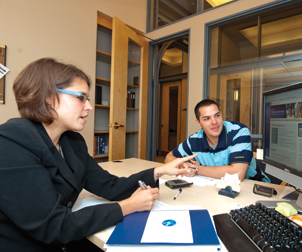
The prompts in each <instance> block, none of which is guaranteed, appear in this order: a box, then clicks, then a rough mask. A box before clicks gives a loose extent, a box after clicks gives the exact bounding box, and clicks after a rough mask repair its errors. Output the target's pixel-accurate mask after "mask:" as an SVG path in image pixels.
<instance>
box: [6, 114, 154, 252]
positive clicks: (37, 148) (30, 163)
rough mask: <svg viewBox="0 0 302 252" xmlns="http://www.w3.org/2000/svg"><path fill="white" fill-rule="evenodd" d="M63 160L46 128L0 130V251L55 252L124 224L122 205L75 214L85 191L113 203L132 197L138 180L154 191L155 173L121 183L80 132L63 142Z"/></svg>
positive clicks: (20, 122) (15, 122) (26, 125)
mask: <svg viewBox="0 0 302 252" xmlns="http://www.w3.org/2000/svg"><path fill="white" fill-rule="evenodd" d="M60 143H61V146H62V149H63V153H64V158H63V157H62V156H61V155H60V153H59V152H58V150H57V149H56V147H55V146H54V145H53V143H52V141H51V139H50V138H49V136H48V134H47V132H46V131H45V128H44V127H43V125H42V124H41V123H37V122H32V121H30V120H27V119H24V118H15V119H10V120H9V121H7V122H6V123H4V124H2V125H0V251H1V252H5V251H12V252H17V251H18V252H20V251H55V248H57V247H60V246H62V244H66V243H69V242H70V241H73V240H79V239H82V238H84V237H86V236H89V235H91V234H93V233H95V232H98V231H100V230H103V229H105V228H107V227H110V226H112V225H115V224H117V223H118V222H120V221H122V220H123V215H122V211H121V208H120V206H119V204H118V203H109V204H102V205H97V206H91V207H86V208H83V209H81V210H79V211H76V212H72V211H71V208H72V206H73V205H74V202H75V201H76V199H77V197H78V195H79V193H80V192H81V190H82V189H83V188H85V189H86V190H88V191H90V192H92V193H94V194H96V195H98V196H101V197H104V198H106V199H109V200H113V201H118V200H122V199H125V198H128V197H129V196H130V195H131V194H132V193H133V192H134V191H135V190H136V189H137V188H138V183H137V181H138V180H139V179H141V180H144V181H145V182H146V184H149V185H150V186H152V187H155V186H158V184H157V183H156V182H154V175H153V174H154V169H148V170H145V171H142V172H140V173H137V174H134V175H132V176H130V177H129V178H118V177H116V176H114V175H111V174H109V173H108V172H107V171H105V170H103V169H102V168H101V167H100V166H99V165H98V164H97V163H96V161H95V160H94V159H93V158H92V157H91V156H90V155H89V154H88V152H87V146H86V144H85V141H84V139H83V137H82V136H81V135H80V134H79V133H75V132H72V131H68V132H65V133H64V134H63V135H62V136H61V139H60Z"/></svg>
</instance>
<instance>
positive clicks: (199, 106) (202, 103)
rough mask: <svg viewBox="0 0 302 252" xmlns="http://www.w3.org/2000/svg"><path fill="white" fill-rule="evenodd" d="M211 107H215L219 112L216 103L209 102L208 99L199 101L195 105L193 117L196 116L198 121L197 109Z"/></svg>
mask: <svg viewBox="0 0 302 252" xmlns="http://www.w3.org/2000/svg"><path fill="white" fill-rule="evenodd" d="M211 105H216V106H217V108H218V110H219V106H218V104H217V102H215V101H213V100H210V99H204V100H202V101H200V102H199V103H197V105H196V106H195V109H194V111H195V116H196V119H197V120H198V121H199V117H200V113H199V109H200V108H202V107H208V106H211Z"/></svg>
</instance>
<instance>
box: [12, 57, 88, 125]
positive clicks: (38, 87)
mask: <svg viewBox="0 0 302 252" xmlns="http://www.w3.org/2000/svg"><path fill="white" fill-rule="evenodd" d="M75 78H80V79H83V80H84V81H86V82H87V85H88V87H89V88H90V86H91V82H90V79H89V77H88V76H87V75H86V74H85V73H84V72H83V71H82V70H80V69H79V68H77V67H76V66H74V65H70V64H64V63H61V62H58V61H57V60H55V59H53V58H42V59H39V60H36V61H34V62H32V63H30V64H29V65H28V66H26V67H25V68H24V69H23V70H22V72H21V73H20V74H19V75H18V76H17V78H16V79H15V81H14V84H13V90H14V94H15V97H16V102H17V105H18V110H19V112H20V115H21V117H24V118H27V119H30V120H34V121H39V122H42V123H46V124H51V123H52V122H53V121H54V120H55V117H54V113H53V112H55V111H54V110H53V108H52V107H51V106H50V105H49V104H48V103H47V102H46V99H47V98H48V99H53V98H55V99H57V100H58V101H59V99H58V93H57V90H56V89H57V88H59V89H65V88H67V87H69V86H71V83H72V82H73V80H74V79H75Z"/></svg>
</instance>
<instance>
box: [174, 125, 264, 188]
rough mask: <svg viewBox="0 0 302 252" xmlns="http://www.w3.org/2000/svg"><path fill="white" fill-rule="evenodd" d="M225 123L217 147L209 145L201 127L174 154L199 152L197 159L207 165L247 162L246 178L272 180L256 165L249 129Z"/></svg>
mask: <svg viewBox="0 0 302 252" xmlns="http://www.w3.org/2000/svg"><path fill="white" fill-rule="evenodd" d="M223 125H224V127H223V128H222V131H221V133H220V135H219V140H218V144H217V146H216V148H215V149H212V148H211V147H210V146H209V143H208V140H207V137H206V134H205V133H204V131H203V129H201V130H200V131H198V132H197V133H195V134H193V135H191V136H189V138H188V139H186V140H185V141H184V142H183V143H181V144H180V145H179V146H178V147H176V148H175V149H174V150H173V151H172V153H173V155H174V156H175V157H183V156H189V155H193V154H195V153H198V156H197V157H196V158H195V159H196V161H198V162H199V163H200V164H201V165H205V166H219V165H230V164H233V163H247V164H249V166H248V169H247V171H246V174H245V178H246V179H254V180H259V181H261V180H262V181H264V182H270V179H269V178H268V177H267V176H266V175H265V174H264V173H263V172H262V171H261V169H260V168H259V167H257V165H256V160H255V158H254V156H253V152H252V148H251V136H250V131H249V129H248V128H247V127H246V126H245V125H244V124H242V123H240V122H228V121H224V122H223Z"/></svg>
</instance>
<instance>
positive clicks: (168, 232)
mask: <svg viewBox="0 0 302 252" xmlns="http://www.w3.org/2000/svg"><path fill="white" fill-rule="evenodd" d="M154 230H156V232H154ZM141 243H193V236H192V227H191V219H190V214H189V211H188V210H185V211H151V212H150V214H149V217H148V220H147V222H146V227H145V230H144V233H143V236H142V239H141Z"/></svg>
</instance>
